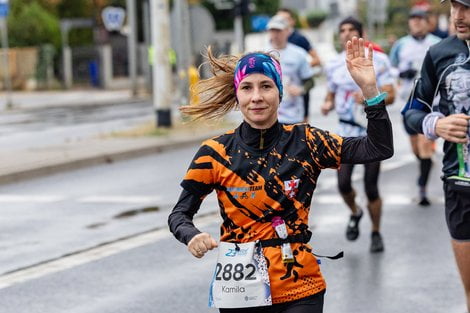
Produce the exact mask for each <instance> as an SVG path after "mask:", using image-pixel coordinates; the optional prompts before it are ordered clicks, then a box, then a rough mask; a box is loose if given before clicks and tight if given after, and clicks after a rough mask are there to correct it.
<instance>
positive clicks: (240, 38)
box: [233, 0, 245, 53]
mask: <svg viewBox="0 0 470 313" xmlns="http://www.w3.org/2000/svg"><path fill="white" fill-rule="evenodd" d="M241 3H242V0H235V19H234V22H233V28H234V29H233V30H234V33H235V42H236V45H237V51H236V53H243V51H245V37H244V33H243V16H242V13H241Z"/></svg>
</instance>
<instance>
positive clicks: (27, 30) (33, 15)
mask: <svg viewBox="0 0 470 313" xmlns="http://www.w3.org/2000/svg"><path fill="white" fill-rule="evenodd" d="M8 33H9V42H10V45H11V46H12V47H28V46H40V45H42V44H46V43H49V44H52V45H54V46H55V47H56V48H59V47H60V26H59V20H58V19H57V17H55V16H54V15H52V14H50V13H49V12H48V11H46V10H45V9H44V8H42V7H41V6H40V5H39V4H38V3H37V2H31V3H29V4H26V5H23V6H22V7H21V9H20V10H18V11H17V12H14V13H13V12H12V14H11V15H9V17H8Z"/></svg>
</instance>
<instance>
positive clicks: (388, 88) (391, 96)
mask: <svg viewBox="0 0 470 313" xmlns="http://www.w3.org/2000/svg"><path fill="white" fill-rule="evenodd" d="M380 91H383V92H386V93H387V98H385V104H392V103H393V102H394V101H395V87H394V86H393V85H392V84H390V85H383V86H382V87H380Z"/></svg>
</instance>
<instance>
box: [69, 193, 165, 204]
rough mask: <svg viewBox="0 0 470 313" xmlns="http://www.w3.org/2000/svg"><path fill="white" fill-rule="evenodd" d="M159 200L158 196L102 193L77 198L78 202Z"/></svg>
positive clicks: (140, 201) (132, 202) (145, 201)
mask: <svg viewBox="0 0 470 313" xmlns="http://www.w3.org/2000/svg"><path fill="white" fill-rule="evenodd" d="M160 200H161V197H159V196H153V197H152V196H113V195H102V196H87V197H84V198H80V199H77V200H76V201H77V202H78V203H131V204H140V203H157V202H158V201H160Z"/></svg>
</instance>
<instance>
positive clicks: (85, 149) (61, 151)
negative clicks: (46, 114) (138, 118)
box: [0, 90, 228, 184]
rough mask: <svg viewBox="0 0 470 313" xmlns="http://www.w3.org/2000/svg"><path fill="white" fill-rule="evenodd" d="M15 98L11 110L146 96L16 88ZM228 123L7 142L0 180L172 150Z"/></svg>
mask: <svg viewBox="0 0 470 313" xmlns="http://www.w3.org/2000/svg"><path fill="white" fill-rule="evenodd" d="M5 98H6V97H5V94H4V93H0V107H2V106H3V105H4V104H5V101H6V99H5ZM12 99H13V103H14V108H13V110H11V111H10V112H12V111H22V110H34V109H41V108H49V107H61V106H62V107H63V106H89V105H110V104H113V103H114V104H115V103H118V102H119V103H131V102H135V101H144V100H145V99H144V98H132V97H131V93H130V91H129V90H118V91H103V90H72V91H47V92H15V93H13V95H12ZM147 100H149V99H147ZM7 112H8V111H7ZM176 120H177V119H176ZM224 127H225V128H224ZM227 128H228V126H227V125H225V126H220V125H219V126H208V125H200V124H181V123H179V122H177V123H174V125H173V127H172V128H170V129H165V130H162V131H161V132H160V134H158V135H143V134H138V135H136V134H118V135H115V134H114V135H112V134H110V135H109V136H99V137H98V136H95V137H93V138H86V139H83V140H80V141H74V142H65V143H62V144H59V145H49V146H41V147H36V148H28V149H20V150H11V149H8V147H4V149H2V153H0V184H6V183H11V182H16V181H20V180H25V179H30V178H34V177H39V176H43V175H50V174H53V173H57V172H60V171H66V170H72V169H77V168H81V167H86V166H92V165H97V164H104V163H110V162H114V161H118V160H123V159H129V158H135V157H140V156H144V155H148V154H152V153H157V152H161V151H164V150H168V149H174V148H177V147H178V146H181V145H186V144H189V143H196V142H201V141H203V140H204V139H207V138H210V137H213V136H215V135H218V134H220V133H222V132H223V129H227Z"/></svg>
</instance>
